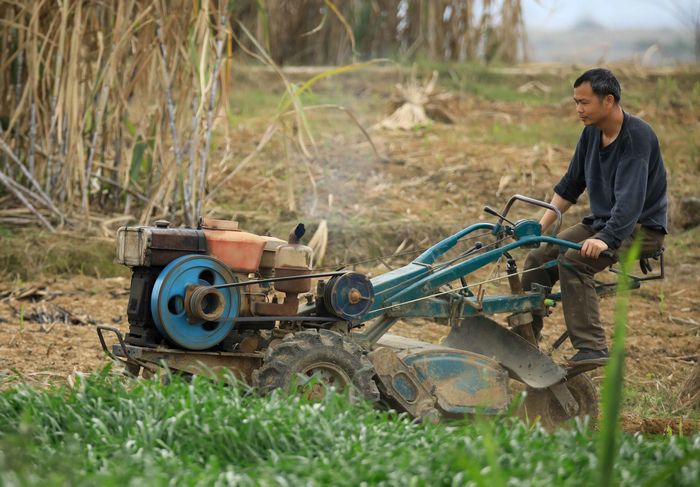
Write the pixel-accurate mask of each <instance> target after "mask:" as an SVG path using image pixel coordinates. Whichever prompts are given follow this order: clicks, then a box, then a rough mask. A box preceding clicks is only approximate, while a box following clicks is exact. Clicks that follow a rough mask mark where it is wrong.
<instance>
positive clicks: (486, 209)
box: [484, 206, 515, 226]
mask: <svg viewBox="0 0 700 487" xmlns="http://www.w3.org/2000/svg"><path fill="white" fill-rule="evenodd" d="M484 211H485V212H486V213H489V214H490V215H493V216H497V217H498V218H500V219H501V220H505V221H507V222H508V223H510V224H511V225H513V226H515V223H513V222H512V221H510V220H509V219H507V218H506V217H504V216H503V215H501V214H500V213H499V212H497V211H496V210H494V209H493V208H491V207H490V206H484Z"/></svg>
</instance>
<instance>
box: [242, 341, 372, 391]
mask: <svg viewBox="0 0 700 487" xmlns="http://www.w3.org/2000/svg"><path fill="white" fill-rule="evenodd" d="M374 374H375V372H374V367H372V364H371V363H370V361H369V359H368V358H367V357H366V356H365V355H363V353H362V349H361V348H360V347H359V346H358V345H357V344H356V343H355V342H353V341H352V340H350V338H348V337H345V336H343V335H341V334H339V333H335V332H332V331H329V330H319V331H316V330H306V331H301V332H298V333H294V334H293V335H287V336H286V337H285V338H284V341H283V342H282V343H280V344H279V345H277V346H275V347H273V348H269V349H268V350H267V352H266V353H265V359H264V361H263V366H262V367H261V368H260V369H258V370H256V371H254V372H253V386H254V387H255V388H256V389H257V390H258V391H259V392H261V393H263V394H268V393H270V392H272V391H273V390H275V389H281V390H283V391H290V389H291V388H292V384H295V385H296V390H297V391H299V392H301V393H302V394H303V395H304V397H306V398H307V399H309V400H312V401H314V400H319V399H321V398H323V397H324V396H325V395H326V388H327V387H334V388H335V389H336V390H337V391H339V392H343V393H347V394H348V397H350V398H351V399H357V398H364V399H369V400H372V401H376V400H378V399H379V390H378V389H377V385H376V384H375V383H374V380H372V377H373V376H374Z"/></svg>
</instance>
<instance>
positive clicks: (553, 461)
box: [0, 369, 700, 486]
mask: <svg viewBox="0 0 700 487" xmlns="http://www.w3.org/2000/svg"><path fill="white" fill-rule="evenodd" d="M2 388H3V392H2V395H0V485H42V486H52V485H339V486H340V485H353V486H354V485H362V483H363V482H364V483H365V484H366V485H397V486H405V485H489V486H491V485H506V484H507V485H532V486H539V485H542V486H552V485H572V486H575V485H581V486H588V485H593V484H594V483H595V482H596V481H597V479H598V477H599V467H600V465H599V463H598V460H597V456H596V452H595V444H596V437H597V434H596V433H591V432H590V431H589V429H588V427H587V426H586V425H584V424H580V423H579V424H576V425H574V426H573V427H572V428H570V429H568V430H560V431H558V432H557V433H555V434H554V435H552V436H549V435H548V434H547V433H546V432H544V431H543V430H541V429H540V428H539V427H535V428H533V429H532V430H528V429H527V428H526V427H525V426H524V425H523V424H522V423H520V422H519V421H517V420H512V419H510V418H507V417H501V418H499V419H497V420H493V419H491V418H489V419H488V420H487V421H486V420H485V421H480V420H475V421H472V422H457V423H449V424H443V425H437V426H432V425H423V424H420V423H416V422H412V421H409V420H408V419H407V418H406V417H404V416H397V415H396V414H394V413H393V412H389V411H377V410H374V409H372V408H371V407H370V406H369V405H367V404H359V405H350V404H347V403H346V402H345V401H344V400H343V398H342V397H339V396H337V395H332V394H331V395H329V397H328V398H327V399H326V400H325V401H324V402H321V403H316V404H311V403H307V402H304V401H303V400H301V399H300V398H299V397H291V398H286V397H284V396H283V395H282V394H273V395H272V396H271V397H267V398H261V397H259V396H256V395H254V394H251V393H249V392H248V391H246V390H245V389H243V388H233V387H225V386H224V385H222V384H218V385H217V384H214V383H211V382H208V381H206V380H202V379H198V378H195V379H194V380H193V381H191V382H187V381H184V380H180V379H178V378H172V379H171V380H170V381H168V383H167V384H165V385H164V384H161V383H157V382H144V381H133V380H128V379H118V378H114V377H113V376H112V375H111V374H110V373H109V371H108V369H104V370H103V371H102V372H101V373H99V374H96V375H93V376H88V377H83V378H81V379H80V381H79V383H78V384H77V385H76V387H75V388H74V389H70V388H68V387H67V386H66V387H58V388H55V389H53V390H49V391H43V390H38V389H35V388H33V387H31V386H29V385H26V384H23V383H22V382H21V381H19V380H17V378H16V377H14V376H13V377H6V378H5V380H4V383H3V384H2ZM699 454H700V436H695V437H688V436H685V437H659V438H644V437H642V436H634V437H633V436H629V435H626V434H623V435H622V436H621V437H620V440H619V448H618V451H617V456H616V460H615V466H614V467H615V474H616V476H617V477H618V478H619V479H621V481H622V485H641V484H643V482H644V481H646V480H648V479H650V478H655V479H656V484H655V485H674V486H684V485H689V486H690V485H698V482H700V459H699V458H698V455H699Z"/></svg>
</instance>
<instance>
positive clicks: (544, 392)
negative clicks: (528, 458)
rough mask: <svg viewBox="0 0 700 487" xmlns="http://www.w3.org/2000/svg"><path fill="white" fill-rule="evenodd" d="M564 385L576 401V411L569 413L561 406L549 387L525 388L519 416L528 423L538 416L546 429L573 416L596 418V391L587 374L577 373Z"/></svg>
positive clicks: (550, 428) (553, 428)
mask: <svg viewBox="0 0 700 487" xmlns="http://www.w3.org/2000/svg"><path fill="white" fill-rule="evenodd" d="M565 384H566V387H567V388H568V389H569V392H571V395H572V396H574V399H576V402H577V403H578V408H579V409H578V413H576V414H575V415H570V414H568V413H567V412H566V411H564V408H563V407H562V406H561V404H560V403H559V401H558V400H557V398H556V396H555V395H554V393H553V392H552V391H551V390H550V389H531V388H529V387H528V388H527V397H526V398H525V401H524V402H523V405H522V409H521V411H520V417H521V418H522V419H523V420H525V421H526V422H527V423H529V424H533V423H534V422H536V421H537V418H538V417H539V418H540V424H542V426H543V427H544V429H546V430H547V431H554V430H556V429H557V428H558V427H559V426H561V425H562V424H563V423H566V422H567V421H569V420H570V419H573V418H574V417H578V418H580V419H581V420H583V418H584V417H585V416H589V417H590V418H591V419H593V420H595V419H598V392H597V390H596V387H595V385H594V384H593V381H592V380H591V378H590V377H589V376H588V374H579V375H577V376H575V377H572V378H571V379H569V380H568V381H566V382H565Z"/></svg>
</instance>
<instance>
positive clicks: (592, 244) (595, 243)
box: [578, 238, 608, 259]
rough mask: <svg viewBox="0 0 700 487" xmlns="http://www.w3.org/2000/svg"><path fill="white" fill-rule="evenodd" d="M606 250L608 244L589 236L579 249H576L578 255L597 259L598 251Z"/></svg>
mask: <svg viewBox="0 0 700 487" xmlns="http://www.w3.org/2000/svg"><path fill="white" fill-rule="evenodd" d="M605 250H608V244H606V243H605V242H603V241H602V240H598V239H597V238H589V239H588V240H586V241H585V242H583V245H582V246H581V250H579V251H578V253H579V255H581V256H583V257H588V258H590V259H597V258H598V257H599V256H600V253H601V252H603V251H605Z"/></svg>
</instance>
